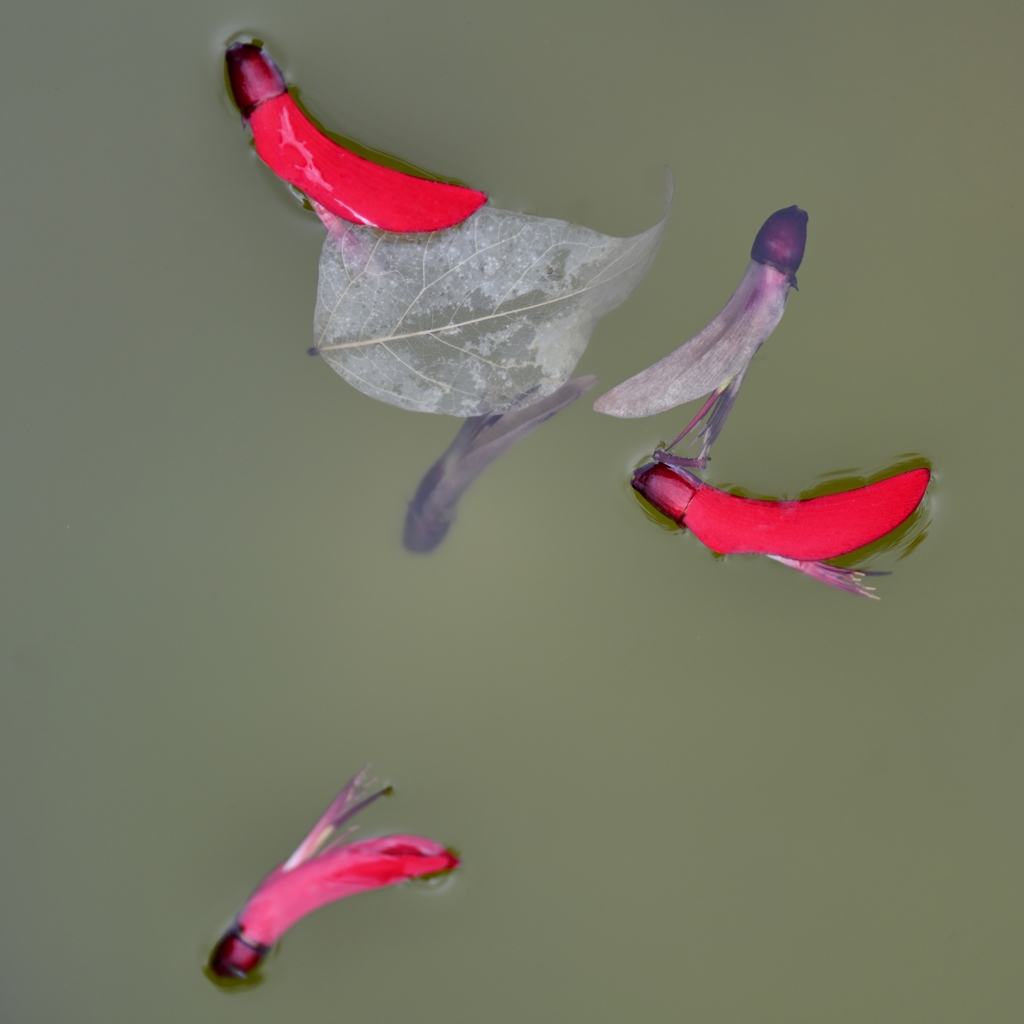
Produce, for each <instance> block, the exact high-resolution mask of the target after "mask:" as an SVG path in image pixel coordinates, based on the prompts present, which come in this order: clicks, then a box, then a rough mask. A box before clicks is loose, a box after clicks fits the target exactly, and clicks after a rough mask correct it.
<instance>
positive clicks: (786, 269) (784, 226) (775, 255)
mask: <svg viewBox="0 0 1024 1024" xmlns="http://www.w3.org/2000/svg"><path fill="white" fill-rule="evenodd" d="M806 245H807V214H806V213H805V212H804V211H803V210H801V209H800V207H799V206H788V207H786V209H785V210H776V211H775V212H774V213H773V214H772V215H771V216H770V217H769V218H768V219H767V220H766V221H765V222H764V224H762V225H761V230H760V231H758V233H757V238H755V239H754V247H753V248H752V249H751V250H750V258H751V259H752V260H757V262H758V263H767V264H769V265H770V266H773V267H775V269H776V270H781V271H782V273H784V274H789V275H790V277H792V276H793V275H794V274H795V273H796V272H797V270H798V269H799V267H800V264H801V262H802V261H803V258H804V246H806Z"/></svg>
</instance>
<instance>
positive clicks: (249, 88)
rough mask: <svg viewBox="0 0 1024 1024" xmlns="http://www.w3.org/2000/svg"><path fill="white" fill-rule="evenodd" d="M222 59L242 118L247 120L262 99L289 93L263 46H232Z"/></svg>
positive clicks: (270, 98)
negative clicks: (224, 61)
mask: <svg viewBox="0 0 1024 1024" xmlns="http://www.w3.org/2000/svg"><path fill="white" fill-rule="evenodd" d="M224 59H225V60H226V61H227V65H228V81H230V82H231V93H232V95H233V96H234V99H235V103H237V104H238V109H239V110H240V111H241V112H242V116H243V117H248V116H249V115H250V114H251V113H252V112H253V111H254V110H255V109H256V108H257V107H258V106H259V105H260V104H261V103H262V102H263V101H264V100H272V99H273V98H274V97H275V96H280V95H281V94H282V93H284V92H287V91H288V87H287V85H286V84H285V80H284V75H282V74H281V69H280V68H279V67H278V66H277V65H276V64H275V63H274V61H273V59H272V58H271V56H270V54H268V53H267V52H266V51H265V50H264V49H263V48H262V47H260V46H256V45H255V44H254V43H233V44H232V45H231V46H229V47H228V49H227V53H225V54H224Z"/></svg>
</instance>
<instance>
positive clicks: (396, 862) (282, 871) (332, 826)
mask: <svg viewBox="0 0 1024 1024" xmlns="http://www.w3.org/2000/svg"><path fill="white" fill-rule="evenodd" d="M365 776H366V771H365V769H364V770H363V771H361V772H360V773H359V774H358V775H356V776H355V778H353V779H352V780H351V781H350V782H349V783H348V784H347V785H346V786H345V788H344V789H343V790H342V791H341V792H340V793H339V794H338V796H337V798H336V799H335V800H334V802H333V803H332V804H331V806H330V807H328V808H327V810H326V811H325V812H324V814H323V816H322V817H321V818H320V820H319V821H318V822H317V823H316V824H315V825H314V826H313V829H312V831H311V832H310V833H309V835H307V836H306V838H305V839H303V841H302V842H301V843H300V844H299V847H298V849H297V850H296V851H295V852H294V853H293V854H292V855H291V857H289V858H288V860H286V861H285V862H284V863H283V864H282V865H281V866H280V867H277V868H275V869H274V870H273V871H271V873H270V874H269V875H267V877H266V878H265V879H264V880H263V881H262V882H261V883H260V884H259V886H258V887H257V889H256V891H255V892H254V893H253V894H252V896H250V897H249V901H248V902H247V903H246V904H245V906H244V907H242V909H241V911H240V912H239V914H238V917H237V918H235V923H234V924H233V925H232V926H231V928H229V929H228V930H227V932H225V934H224V935H223V937H222V938H221V940H220V941H219V942H218V943H217V945H216V946H215V947H214V950H213V952H212V953H211V954H210V962H209V970H210V972H211V973H212V974H213V975H216V976H217V977H219V978H224V979H229V980H230V979H237V980H245V979H247V978H248V977H249V975H250V973H251V972H252V971H253V970H254V969H255V968H256V967H258V966H259V964H260V963H261V962H262V960H263V958H264V957H265V956H266V955H267V954H268V953H269V952H270V951H271V949H273V947H274V944H275V943H276V942H277V941H278V939H280V938H281V936H282V935H283V934H284V933H285V932H286V931H287V930H288V929H289V928H291V926H292V925H293V924H295V923H296V922H297V921H299V920H300V919H301V918H303V917H305V916H306V915H307V914H310V913H312V912H313V911H314V910H316V909H317V908H319V907H322V906H324V905H325V904H327V903H333V902H334V901H335V900H340V899H342V898H343V897H345V896H352V895H354V894H355V893H357V892H366V891H367V890H368V889H379V888H381V886H385V885H394V884H396V883H397V882H404V881H406V880H407V879H410V878H424V877H426V876H430V875H439V874H444V873H446V872H448V871H452V870H453V869H454V868H456V867H458V865H459V860H458V857H456V856H455V855H454V854H453V853H452V852H451V851H450V850H448V849H446V848H445V847H444V846H442V845H441V844H440V843H435V842H434V841H433V840H432V839H424V838H423V837H422V836H405V835H395V836H383V837H382V838H380V839H365V840H363V841H362V842H358V843H351V842H345V839H346V837H347V836H348V835H349V833H350V832H351V829H349V830H346V831H345V832H344V833H342V834H341V835H340V836H337V837H336V838H334V839H333V841H332V840H331V837H332V836H334V834H335V833H336V832H337V830H338V829H339V828H340V827H341V825H342V824H344V823H345V822H346V821H348V819H349V818H351V817H352V816H353V815H354V814H356V813H357V812H358V811H361V810H362V809H363V808H364V807H365V806H366V805H367V804H370V803H372V802H373V801H374V800H376V799H377V798H378V797H381V796H384V795H385V794H386V793H390V792H391V787H390V786H388V787H386V788H384V789H381V790H378V791H377V792H376V793H369V792H368V786H367V784H366V781H365Z"/></svg>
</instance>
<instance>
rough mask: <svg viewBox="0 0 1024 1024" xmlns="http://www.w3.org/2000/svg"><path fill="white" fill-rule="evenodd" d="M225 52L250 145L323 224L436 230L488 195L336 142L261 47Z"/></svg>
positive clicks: (455, 220) (455, 221)
mask: <svg viewBox="0 0 1024 1024" xmlns="http://www.w3.org/2000/svg"><path fill="white" fill-rule="evenodd" d="M225 59H226V61H227V68H228V80H229V81H230V83H231V92H232V95H233V97H234V100H235V103H236V104H237V105H238V109H239V110H240V111H241V112H242V117H243V118H244V119H245V120H246V121H248V123H249V127H250V128H251V129H252V137H253V141H254V142H255V144H256V152H257V153H259V155H260V157H261V159H262V160H263V162H264V163H265V164H266V165H267V166H268V167H269V168H270V169H271V170H272V171H273V172H274V173H275V174H276V175H277V176H278V177H279V178H283V179H284V180H285V181H287V182H288V183H289V184H290V185H294V186H295V187H296V188H297V189H299V190H300V191H301V192H303V193H305V195H307V196H308V197H309V199H310V202H311V203H312V204H313V209H314V210H316V212H317V214H318V216H320V219H321V220H323V221H324V224H325V225H326V227H327V229H328V230H329V231H331V230H334V229H335V222H334V218H336V217H341V218H342V219H344V220H346V221H349V222H350V223H353V224H369V225H371V226H373V227H378V228H383V229H384V230H385V231H412V232H420V231H438V230H440V229H441V228H448V227H451V226H452V225H453V224H458V223H460V222H461V221H464V220H465V219H466V218H467V217H469V216H470V214H472V213H473V212H474V211H476V210H477V209H479V208H480V207H481V206H482V205H483V204H484V203H486V202H487V196H486V195H484V193H483V192H477V191H476V190H475V189H471V188H464V187H463V186H461V185H449V184H446V183H445V182H441V181H431V180H429V179H427V178H418V177H415V176H414V175H411V174H403V173H402V172H401V171H396V170H393V169H392V168H390V167H384V166H382V165H380V164H376V163H374V162H373V161H372V160H365V159H364V158H363V157H361V156H358V155H357V154H355V153H353V152H352V151H351V150H348V149H345V147H344V146H340V145H338V143H337V142H335V141H334V140H333V139H330V138H328V137H327V136H326V135H324V133H323V132H322V131H320V129H319V128H317V127H316V125H314V124H313V123H312V122H311V121H310V120H309V118H308V117H306V115H305V114H304V113H303V112H302V110H301V109H300V108H299V106H298V104H297V103H296V102H295V100H293V99H292V97H291V96H290V95H289V94H288V86H287V85H286V83H285V80H284V75H282V74H281V71H280V69H279V68H278V66H277V65H276V64H275V63H274V61H273V60H272V59H271V57H270V55H269V54H268V53H267V52H266V51H265V50H264V49H262V47H260V46H257V45H255V44H254V43H235V44H233V45H232V46H229V47H228V50H227V53H226V54H225Z"/></svg>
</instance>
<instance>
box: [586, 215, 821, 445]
mask: <svg viewBox="0 0 1024 1024" xmlns="http://www.w3.org/2000/svg"><path fill="white" fill-rule="evenodd" d="M806 237H807V214H806V213H804V211H803V210H800V209H798V208H797V207H795V206H792V207H789V208H788V209H785V210H779V211H777V212H776V213H773V214H772V215H771V217H769V218H768V220H767V221H765V223H764V225H763V226H762V228H761V230H760V231H759V232H758V234H757V238H756V239H755V241H754V247H753V248H752V250H751V262H750V265H749V266H748V267H747V271H746V273H745V274H744V275H743V279H742V280H741V281H740V283H739V287H737V289H736V291H735V292H734V293H733V296H732V298H731V299H729V301H728V302H727V303H726V305H725V308H724V309H723V310H722V311H721V313H719V314H718V316H716V317H715V319H714V320H712V321H711V323H709V324H708V325H707V327H705V328H704V330H702V331H701V332H700V333H699V334H697V335H695V336H694V337H693V338H691V339H690V340H689V341H688V342H686V344H685V345H682V346H681V347H680V348H678V349H676V351H675V352H673V353H671V354H670V355H667V356H665V358H664V359H661V360H659V361H658V362H657V363H655V364H654V365H653V366H649V367H648V368H647V369H646V370H642V371H641V372H640V373H638V374H637V375H636V376H635V377H630V378H629V380H627V381H624V382H623V383H622V384H620V385H619V386H618V387H615V388H612V390H611V391H609V392H608V393H607V394H605V395H602V396H601V397H600V398H599V399H598V400H597V401H596V402H595V403H594V408H595V409H596V410H597V411H598V412H603V413H607V414H608V415H609V416H619V417H623V418H629V419H633V418H637V417H641V416H653V415H655V414H656V413H660V412H665V411H666V410H668V409H673V408H675V407H676V406H677V405H682V404H683V403H684V402H692V401H693V400H694V399H697V398H700V397H701V396H702V395H706V394H708V393H709V392H713V391H718V392H720V394H719V396H717V397H716V399H715V400H714V401H712V402H711V403H709V406H708V408H710V407H711V406H714V405H716V403H717V406H718V407H717V408H716V409H715V411H714V412H713V413H712V415H711V418H710V420H709V421H708V424H707V426H706V427H705V429H704V431H703V445H702V454H701V458H706V456H707V450H708V449H709V448H710V447H711V444H712V443H713V442H714V440H715V438H716V437H717V436H718V434H719V433H720V432H721V430H722V427H723V426H724V424H725V420H726V417H727V416H728V414H729V411H730V409H731V408H732V403H733V402H734V401H735V399H736V393H737V391H739V387H740V384H741V383H742V381H743V374H744V372H745V371H746V368H747V366H748V364H749V363H750V360H751V359H753V358H754V353H756V352H757V350H758V349H759V348H760V347H761V345H763V344H764V342H765V341H766V340H767V338H768V337H769V335H770V334H771V333H772V331H773V330H775V327H776V326H777V324H778V322H779V320H781V319H782V314H783V312H784V311H785V308H786V297H787V295H788V293H789V289H790V287H792V286H794V285H795V284H796V277H795V274H796V270H797V268H798V267H799V266H800V262H801V260H802V259H803V250H804V243H805V241H806ZM708 408H705V409H704V410H702V411H701V414H700V416H698V417H697V418H696V420H695V421H694V423H692V424H691V425H690V427H689V428H687V430H686V431H684V432H683V434H682V435H680V438H679V439H681V438H682V437H683V436H685V435H686V433H688V432H689V430H691V429H692V428H693V427H694V426H696V422H697V421H699V419H700V418H701V416H703V415H704V413H706V412H707V411H708ZM679 439H677V442H674V443H678V440H679ZM670 447H671V446H670Z"/></svg>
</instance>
